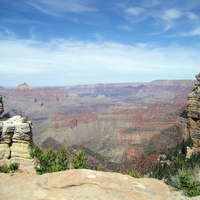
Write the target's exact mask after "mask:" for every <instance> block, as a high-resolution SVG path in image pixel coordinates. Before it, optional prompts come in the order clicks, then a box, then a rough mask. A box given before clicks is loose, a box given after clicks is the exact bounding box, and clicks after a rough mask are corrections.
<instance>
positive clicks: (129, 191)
mask: <svg viewBox="0 0 200 200" xmlns="http://www.w3.org/2000/svg"><path fill="white" fill-rule="evenodd" d="M0 188H1V190H0V196H1V199H12V200H15V199H20V200H27V199H29V200H36V199H51V200H54V199H55V200H56V199H59V200H65V199H70V200H72V199H73V200H76V199H77V200H84V199H85V200H86V199H87V200H90V199H98V200H111V199H113V200H118V199H126V200H133V199H136V200H137V199H138V200H147V199H148V200H164V199H166V198H167V197H169V196H170V194H171V193H170V191H169V188H168V186H167V185H165V184H164V183H163V182H161V181H159V180H156V179H147V178H144V179H137V178H133V177H131V176H128V175H122V174H118V173H111V172H99V171H92V170H86V169H80V170H75V169H73V170H69V171H62V172H55V173H52V174H45V175H33V174H20V173H19V174H17V173H16V174H14V175H12V176H11V175H10V174H0Z"/></svg>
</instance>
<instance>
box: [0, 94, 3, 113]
mask: <svg viewBox="0 0 200 200" xmlns="http://www.w3.org/2000/svg"><path fill="white" fill-rule="evenodd" d="M3 111H4V110H3V101H2V95H1V94H0V115H1V114H2V113H3Z"/></svg>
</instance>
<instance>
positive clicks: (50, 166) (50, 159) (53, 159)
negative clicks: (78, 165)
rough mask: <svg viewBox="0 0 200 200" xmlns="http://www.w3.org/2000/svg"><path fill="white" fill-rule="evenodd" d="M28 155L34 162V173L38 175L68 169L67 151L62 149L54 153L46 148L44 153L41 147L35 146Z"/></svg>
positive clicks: (53, 150)
mask: <svg viewBox="0 0 200 200" xmlns="http://www.w3.org/2000/svg"><path fill="white" fill-rule="evenodd" d="M30 155H31V157H32V158H35V160H36V167H35V169H36V172H37V173H38V174H44V173H52V172H57V171H62V170H67V169H68V151H67V150H66V149H64V148H61V149H60V150H58V151H56V150H55V149H52V148H48V149H47V150H46V152H44V150H42V148H41V147H38V146H35V147H34V148H33V149H32V150H31V151H30Z"/></svg>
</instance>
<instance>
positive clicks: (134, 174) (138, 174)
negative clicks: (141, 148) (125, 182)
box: [128, 171, 142, 178]
mask: <svg viewBox="0 0 200 200" xmlns="http://www.w3.org/2000/svg"><path fill="white" fill-rule="evenodd" d="M128 175H129V176H132V177H134V178H141V177H142V174H141V173H140V172H136V171H131V172H129V173H128Z"/></svg>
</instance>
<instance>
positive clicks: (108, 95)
mask: <svg viewBox="0 0 200 200" xmlns="http://www.w3.org/2000/svg"><path fill="white" fill-rule="evenodd" d="M195 83H196V81H195V80H156V81H152V82H149V83H118V84H114V83H113V84H95V85H77V86H62V87H37V88H32V87H31V86H29V85H28V84H26V83H23V84H20V85H19V86H17V87H16V88H11V89H10V88H9V89H8V88H3V87H0V94H1V95H2V99H3V104H4V113H6V114H2V115H5V116H6V115H9V116H14V115H23V116H28V119H29V120H30V121H31V122H32V123H33V130H32V131H33V140H34V143H35V144H38V145H41V146H43V147H45V148H47V147H52V146H55V145H57V146H63V147H69V146H73V145H78V146H84V147H86V148H89V149H91V150H92V151H94V152H97V153H99V154H100V155H102V156H105V157H106V158H108V160H109V161H111V162H115V163H120V162H123V161H129V160H132V159H134V158H135V157H137V156H138V155H140V154H141V153H153V152H154V151H159V150H162V149H167V148H172V147H174V146H175V145H176V144H177V142H179V141H181V140H182V139H183V138H184V137H185V138H187V137H188V133H187V130H186V129H187V127H186V125H185V119H184V118H182V117H180V115H181V114H182V112H183V111H184V109H185V108H186V104H187V95H188V93H190V92H191V91H192V90H193V88H194V85H195ZM0 108H1V107H0ZM2 112H3V111H2ZM183 133H185V134H183Z"/></svg>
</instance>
